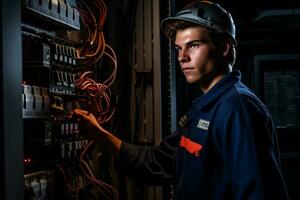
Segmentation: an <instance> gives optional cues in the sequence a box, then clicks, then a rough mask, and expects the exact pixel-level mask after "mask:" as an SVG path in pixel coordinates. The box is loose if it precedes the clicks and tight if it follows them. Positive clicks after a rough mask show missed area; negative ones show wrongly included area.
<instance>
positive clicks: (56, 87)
mask: <svg viewBox="0 0 300 200" xmlns="http://www.w3.org/2000/svg"><path fill="white" fill-rule="evenodd" d="M75 81H76V74H74V73H71V72H65V71H59V70H51V85H50V91H51V92H57V93H64V94H75Z"/></svg>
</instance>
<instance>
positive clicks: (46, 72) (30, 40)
mask: <svg viewBox="0 0 300 200" xmlns="http://www.w3.org/2000/svg"><path fill="white" fill-rule="evenodd" d="M106 13H107V8H106V5H105V3H104V2H103V1H102V0H97V1H87V0H83V1H75V0H74V1H71V0H23V2H22V54H23V58H22V59H23V82H22V113H23V126H24V127H23V130H24V197H25V199H34V200H46V199H47V200H52V199H117V198H118V192H117V191H116V189H114V186H113V183H112V179H111V178H107V177H110V176H108V175H107V174H109V173H110V172H109V169H106V171H104V174H105V175H106V176H105V177H104V176H101V175H98V174H99V173H98V174H97V173H96V171H97V168H99V166H98V165H97V163H99V159H102V160H101V161H102V162H101V164H103V163H104V165H110V161H109V158H108V159H106V160H105V159H104V158H103V156H102V157H101V156H93V152H94V150H95V149H96V148H97V146H96V145H95V144H93V142H91V141H90V140H89V139H88V138H87V137H86V136H85V134H84V133H82V130H81V127H80V123H79V122H78V121H77V119H73V118H70V117H68V113H70V112H71V111H72V110H73V109H76V108H78V109H84V110H89V111H91V112H92V113H93V114H94V115H95V116H96V118H97V120H98V122H99V123H102V124H103V126H105V127H106V126H107V127H109V122H110V121H111V119H112V118H113V116H114V105H113V103H116V101H115V100H112V99H116V98H115V96H113V95H114V93H113V92H112V91H111V86H112V84H113V82H114V80H115V77H116V67H117V61H116V55H115V53H114V50H113V49H112V48H111V47H110V46H109V45H108V44H106V43H105V39H104V34H103V23H104V20H105V17H106ZM103 74H108V76H107V77H106V76H105V75H103ZM95 93H97V94H95ZM97 152H98V153H100V154H102V151H101V150H100V151H99V150H97ZM107 182H109V183H110V184H112V185H110V184H108V183H107Z"/></svg>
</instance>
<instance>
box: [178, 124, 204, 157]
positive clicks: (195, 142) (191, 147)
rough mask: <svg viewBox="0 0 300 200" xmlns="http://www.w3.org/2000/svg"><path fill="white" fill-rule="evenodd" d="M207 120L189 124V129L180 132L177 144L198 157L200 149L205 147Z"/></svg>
mask: <svg viewBox="0 0 300 200" xmlns="http://www.w3.org/2000/svg"><path fill="white" fill-rule="evenodd" d="M208 128H209V122H208V121H207V120H202V119H200V120H198V121H194V122H192V123H191V124H190V126H189V129H185V130H184V131H183V132H182V135H181V138H180V143H179V146H180V147H181V148H183V149H184V150H185V151H186V152H187V153H189V154H191V155H193V156H195V157H200V155H201V151H203V149H204V148H205V145H206V140H207V132H208Z"/></svg>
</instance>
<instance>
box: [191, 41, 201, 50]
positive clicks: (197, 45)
mask: <svg viewBox="0 0 300 200" xmlns="http://www.w3.org/2000/svg"><path fill="white" fill-rule="evenodd" d="M199 45H200V44H199V43H198V42H197V43H193V44H191V46H190V48H191V49H197V48H198V47H199Z"/></svg>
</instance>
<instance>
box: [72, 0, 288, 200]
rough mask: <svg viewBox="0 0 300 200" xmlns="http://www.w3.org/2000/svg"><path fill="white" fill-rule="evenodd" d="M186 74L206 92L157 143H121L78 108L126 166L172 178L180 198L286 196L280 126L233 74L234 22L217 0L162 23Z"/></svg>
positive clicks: (145, 178) (155, 177)
mask: <svg viewBox="0 0 300 200" xmlns="http://www.w3.org/2000/svg"><path fill="white" fill-rule="evenodd" d="M162 30H163V31H164V32H165V33H166V35H167V36H168V37H169V38H170V39H171V40H172V41H173V42H174V44H175V46H176V49H177V51H178V61H179V63H180V66H181V69H182V72H183V73H184V75H185V78H186V80H187V82H188V83H190V84H198V85H199V87H200V88H201V90H202V91H203V92H204V94H203V95H202V96H201V97H199V98H198V99H196V100H195V101H194V102H193V104H192V106H191V109H190V110H189V112H188V113H187V122H186V123H184V124H182V127H181V128H180V129H178V130H177V131H176V132H175V133H173V134H171V135H170V136H168V137H167V138H165V139H164V140H163V141H162V142H161V144H160V145H159V146H155V147H142V146H135V145H132V144H128V143H126V142H123V141H121V140H119V139H118V138H116V137H115V136H113V135H112V134H110V133H109V132H107V131H106V130H104V129H103V128H102V127H101V126H100V125H99V124H98V123H97V122H96V120H95V118H94V116H93V115H92V114H89V113H88V112H86V111H83V110H78V109H77V110H74V111H73V115H75V116H77V117H79V118H80V120H81V123H82V125H84V126H85V129H86V131H87V132H88V133H89V134H91V137H92V138H93V139H94V140H95V141H97V142H99V143H101V144H102V145H104V146H106V147H107V148H108V149H110V150H111V151H112V152H113V153H114V155H115V156H117V157H118V158H119V160H120V164H121V165H122V169H123V170H124V171H126V172H128V173H129V174H132V175H134V176H136V177H137V178H138V179H139V180H140V181H142V182H144V183H149V184H163V183H170V182H173V185H174V199H175V200H182V199H185V200H192V199H197V200H205V199H214V200H227V199H250V200H259V199H270V200H275V199H278V200H285V199H288V196H287V192H286V187H285V183H284V180H283V177H282V174H281V171H280V161H279V152H278V145H277V140H276V135H275V129H274V126H273V123H272V119H271V116H270V114H269V112H268V111H267V109H266V107H265V106H264V105H263V103H262V102H261V101H260V100H259V99H258V98H257V97H256V96H255V95H254V94H253V93H252V92H250V91H249V89H248V88H247V87H246V86H245V85H243V84H242V83H241V82H240V72H239V71H233V72H231V69H232V65H233V64H234V61H235V45H236V40H235V26H234V23H233V20H232V18H231V16H230V14H229V13H228V12H227V11H225V10H224V9H223V8H222V7H220V6H219V5H218V4H215V3H211V2H208V1H200V2H199V1H198V2H194V3H192V4H190V5H188V6H187V7H185V8H184V9H183V10H182V11H180V12H179V13H177V14H176V16H175V17H171V18H167V19H165V20H163V21H162Z"/></svg>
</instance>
